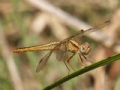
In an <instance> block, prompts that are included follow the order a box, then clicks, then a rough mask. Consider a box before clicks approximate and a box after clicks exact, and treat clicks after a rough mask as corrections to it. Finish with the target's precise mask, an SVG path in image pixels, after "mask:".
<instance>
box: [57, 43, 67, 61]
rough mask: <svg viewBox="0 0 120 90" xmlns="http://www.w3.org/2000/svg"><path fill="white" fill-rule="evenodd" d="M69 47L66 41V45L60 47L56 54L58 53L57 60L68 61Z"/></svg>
mask: <svg viewBox="0 0 120 90" xmlns="http://www.w3.org/2000/svg"><path fill="white" fill-rule="evenodd" d="M67 45H68V41H66V42H65V43H63V44H61V45H59V50H56V51H55V53H56V58H57V59H58V60H60V61H61V60H66V58H68V55H69V53H68V50H67V48H68V47H67Z"/></svg>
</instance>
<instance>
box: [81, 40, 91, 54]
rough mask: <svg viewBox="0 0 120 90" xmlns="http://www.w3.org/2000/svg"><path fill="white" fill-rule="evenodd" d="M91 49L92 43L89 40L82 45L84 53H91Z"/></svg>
mask: <svg viewBox="0 0 120 90" xmlns="http://www.w3.org/2000/svg"><path fill="white" fill-rule="evenodd" d="M90 50H91V47H90V44H89V43H87V42H86V43H83V44H82V45H81V47H80V52H81V53H82V54H84V55H87V54H89V52H90Z"/></svg>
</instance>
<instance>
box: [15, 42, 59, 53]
mask: <svg viewBox="0 0 120 90" xmlns="http://www.w3.org/2000/svg"><path fill="white" fill-rule="evenodd" d="M58 43H59V42H52V43H49V44H43V45H37V46H31V47H23V48H17V49H15V50H13V52H14V53H22V52H32V51H45V50H52V49H54V47H55V46H56V45H57V44H58Z"/></svg>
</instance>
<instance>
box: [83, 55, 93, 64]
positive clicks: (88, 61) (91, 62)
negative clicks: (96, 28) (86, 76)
mask: <svg viewBox="0 0 120 90" xmlns="http://www.w3.org/2000/svg"><path fill="white" fill-rule="evenodd" d="M81 55H82V56H83V57H84V59H85V60H86V61H88V62H90V63H93V62H92V61H91V60H88V58H87V57H86V56H85V55H84V54H81Z"/></svg>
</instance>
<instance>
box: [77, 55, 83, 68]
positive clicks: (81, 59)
mask: <svg viewBox="0 0 120 90" xmlns="http://www.w3.org/2000/svg"><path fill="white" fill-rule="evenodd" d="M78 62H79V64H80V65H81V66H84V62H83V58H82V56H81V55H79V59H78Z"/></svg>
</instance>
